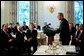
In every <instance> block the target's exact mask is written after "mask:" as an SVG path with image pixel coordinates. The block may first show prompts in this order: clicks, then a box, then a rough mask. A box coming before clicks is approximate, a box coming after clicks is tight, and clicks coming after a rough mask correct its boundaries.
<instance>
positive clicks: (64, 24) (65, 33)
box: [56, 18, 70, 41]
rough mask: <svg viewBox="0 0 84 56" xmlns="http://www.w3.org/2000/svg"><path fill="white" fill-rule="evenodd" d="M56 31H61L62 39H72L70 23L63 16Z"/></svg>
mask: <svg viewBox="0 0 84 56" xmlns="http://www.w3.org/2000/svg"><path fill="white" fill-rule="evenodd" d="M56 33H60V40H63V41H66V40H68V41H69V40H70V31H69V24H68V21H67V20H66V19H64V18H63V19H62V20H61V23H60V27H59V29H58V30H57V31H56Z"/></svg>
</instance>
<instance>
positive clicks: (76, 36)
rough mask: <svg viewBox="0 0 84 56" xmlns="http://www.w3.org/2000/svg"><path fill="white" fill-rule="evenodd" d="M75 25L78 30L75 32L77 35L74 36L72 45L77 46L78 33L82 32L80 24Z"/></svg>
mask: <svg viewBox="0 0 84 56" xmlns="http://www.w3.org/2000/svg"><path fill="white" fill-rule="evenodd" d="M75 27H76V32H75V36H74V37H73V38H72V43H71V45H75V46H77V45H78V44H77V41H76V38H78V35H79V33H80V29H79V24H76V25H75Z"/></svg>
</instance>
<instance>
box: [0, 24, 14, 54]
mask: <svg viewBox="0 0 84 56" xmlns="http://www.w3.org/2000/svg"><path fill="white" fill-rule="evenodd" d="M0 38H1V48H2V49H3V50H9V49H10V47H11V46H12V41H13V37H12V36H11V34H10V33H8V28H7V25H6V24H3V25H2V32H1V37H0ZM7 52H8V51H7ZM7 54H8V53H7Z"/></svg>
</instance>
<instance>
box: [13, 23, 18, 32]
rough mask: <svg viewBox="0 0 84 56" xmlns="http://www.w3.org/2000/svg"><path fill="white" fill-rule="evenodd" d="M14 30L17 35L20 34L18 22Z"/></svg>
mask: <svg viewBox="0 0 84 56" xmlns="http://www.w3.org/2000/svg"><path fill="white" fill-rule="evenodd" d="M14 29H15V33H17V32H18V30H19V23H18V22H17V23H16V25H15V27H14Z"/></svg>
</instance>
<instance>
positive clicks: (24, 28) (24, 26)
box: [23, 22, 29, 30]
mask: <svg viewBox="0 0 84 56" xmlns="http://www.w3.org/2000/svg"><path fill="white" fill-rule="evenodd" d="M27 29H29V28H28V26H27V25H26V22H23V30H27Z"/></svg>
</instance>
